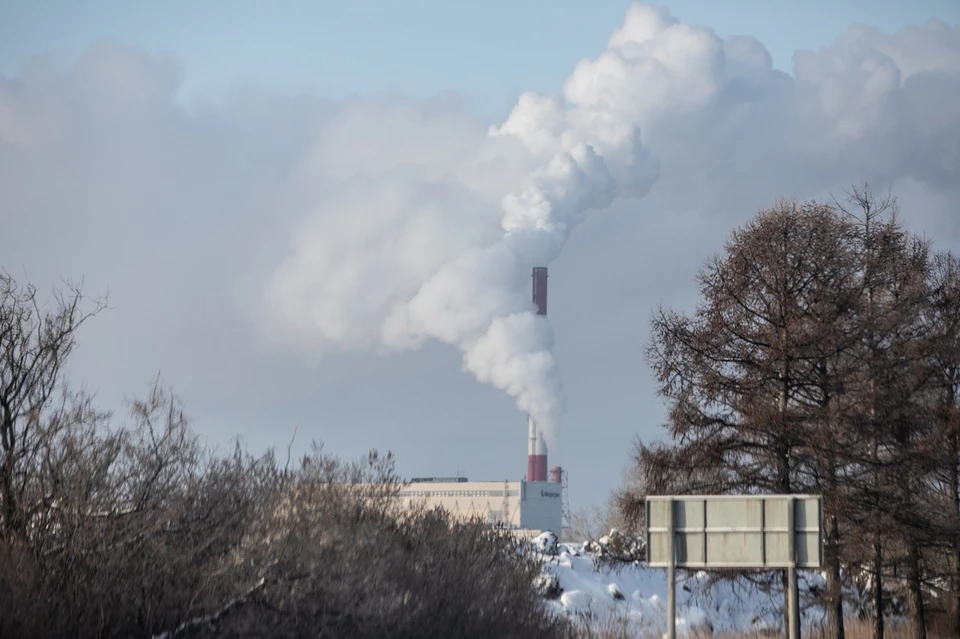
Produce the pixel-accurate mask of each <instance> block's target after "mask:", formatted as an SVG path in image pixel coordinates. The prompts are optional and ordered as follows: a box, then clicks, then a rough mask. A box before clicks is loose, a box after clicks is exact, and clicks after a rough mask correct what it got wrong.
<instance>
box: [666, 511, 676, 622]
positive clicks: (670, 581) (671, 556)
mask: <svg viewBox="0 0 960 639" xmlns="http://www.w3.org/2000/svg"><path fill="white" fill-rule="evenodd" d="M667 503H668V508H669V510H670V514H669V515H668V520H667V529H668V532H667V639H677V552H676V546H675V544H676V533H675V532H674V527H675V525H676V524H675V520H676V516H675V515H674V512H673V511H674V508H673V500H672V499H671V500H670V501H669V502H667Z"/></svg>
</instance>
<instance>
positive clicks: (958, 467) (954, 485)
mask: <svg viewBox="0 0 960 639" xmlns="http://www.w3.org/2000/svg"><path fill="white" fill-rule="evenodd" d="M950 449H951V450H950V460H951V464H952V466H953V472H952V473H951V474H950V475H951V476H950V479H951V486H950V492H951V497H953V512H954V516H955V517H956V518H957V521H960V434H957V433H953V436H952V437H951V438H950ZM953 544H954V549H953V550H954V557H953V560H954V566H953V570H954V573H953V636H955V637H960V535H957V536H956V537H954V540H953Z"/></svg>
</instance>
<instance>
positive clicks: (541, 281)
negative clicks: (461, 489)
mask: <svg viewBox="0 0 960 639" xmlns="http://www.w3.org/2000/svg"><path fill="white" fill-rule="evenodd" d="M533 303H534V305H535V306H536V307H537V315H546V314H547V267H546V266H535V267H533ZM527 427H528V429H529V432H530V441H529V443H528V444H527V481H547V442H546V441H544V439H543V435H541V434H540V430H539V429H538V428H537V423H536V422H535V421H533V418H532V417H531V416H529V415H527Z"/></svg>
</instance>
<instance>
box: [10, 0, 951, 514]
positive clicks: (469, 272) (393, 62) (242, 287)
mask: <svg viewBox="0 0 960 639" xmlns="http://www.w3.org/2000/svg"><path fill="white" fill-rule="evenodd" d="M588 5H589V6H588ZM721 5H722V8H721ZM957 104H960V4H958V3H956V2H951V1H946V0H944V1H940V2H935V1H932V0H931V1H925V2H912V3H907V2H884V1H881V2H876V1H874V2H866V1H862V0H850V1H848V2H844V3H827V2H806V3H787V2H746V1H745V0H743V1H738V2H726V3H716V2H707V1H704V0H701V1H700V2H693V1H689V2H679V1H678V2H672V3H660V4H658V3H653V4H642V3H634V4H631V3H628V2H612V1H603V2H599V1H598V2H593V3H573V2H517V3H511V4H507V3H506V2H502V3H501V2H499V1H493V2H488V3H483V4H478V3H473V4H468V3H451V2H439V1H422V2H412V3H394V2H367V3H364V4H363V5H345V4H342V3H327V2H310V3H308V2H276V3H271V4H270V5H269V6H268V4H267V3H253V2H229V3H227V2H214V1H211V2H205V3H195V2H186V1H183V2H180V1H173V2H167V3H130V2H120V1H114V2H108V1H96V0H93V1H90V2H85V3H76V2H67V1H54V0H49V1H46V2H26V1H24V2H17V1H11V0H0V267H3V268H5V269H6V270H7V271H8V272H10V273H12V274H14V275H15V276H17V277H21V278H24V279H29V280H30V281H32V282H33V283H35V284H37V285H38V286H40V287H41V289H45V290H49V289H50V287H52V286H53V285H55V284H57V283H59V282H60V281H61V279H62V278H70V279H77V278H81V277H82V278H83V281H84V287H85V290H87V291H89V292H91V293H95V292H98V291H103V292H106V291H109V296H110V304H111V307H112V308H111V310H110V311H108V312H107V313H104V314H103V315H101V316H98V317H97V318H95V320H94V321H92V322H91V323H90V324H88V325H85V326H84V328H83V331H82V333H81V334H80V336H79V348H78V351H77V352H76V355H75V357H74V359H73V361H72V362H71V365H70V368H69V373H70V376H71V380H72V381H73V383H75V384H77V385H81V384H82V385H84V386H85V387H86V388H88V389H89V390H91V391H93V392H96V393H97V396H98V400H99V402H100V403H101V405H103V406H105V407H107V408H115V409H117V411H118V417H117V419H118V420H119V419H122V405H123V401H124V399H125V398H130V397H134V396H138V395H142V394H143V393H144V392H146V390H147V388H148V384H149V383H150V381H151V380H152V379H153V378H154V377H155V376H156V375H157V373H158V372H160V373H161V374H162V375H163V378H164V379H165V380H166V381H167V382H168V383H170V384H171V385H172V386H173V388H174V390H176V391H177V392H178V393H179V394H180V395H181V396H182V397H183V399H184V401H185V402H186V406H187V412H188V413H189V414H190V415H191V416H192V418H193V420H194V425H195V429H196V430H197V431H198V432H199V433H201V434H202V435H203V436H204V437H205V438H206V439H207V440H208V441H210V442H211V443H213V444H215V445H228V444H229V442H230V441H231V438H234V437H238V436H239V437H241V438H242V439H243V441H245V442H246V443H247V444H248V445H249V446H250V447H251V448H253V449H254V450H262V449H263V448H265V447H268V446H276V447H277V448H279V449H281V451H283V450H285V449H286V448H287V445H288V444H289V443H290V441H291V439H292V440H293V442H294V443H293V446H292V450H294V451H295V452H296V451H302V450H306V448H307V446H308V444H309V442H310V440H312V439H316V440H321V441H323V442H324V443H325V446H326V448H327V450H328V451H330V452H333V453H336V454H339V455H342V456H345V457H349V458H353V457H357V456H359V455H362V454H364V453H365V452H366V451H367V450H369V449H371V448H377V449H380V450H391V451H393V452H394V453H395V454H396V456H397V459H398V469H399V471H400V472H401V474H402V475H405V476H425V475H450V474H454V473H458V474H463V475H466V476H469V477H470V478H471V479H493V480H503V479H507V478H509V479H516V478H519V477H520V476H521V475H522V474H523V473H524V471H525V459H524V458H525V454H526V418H525V412H532V413H534V414H536V415H538V416H539V417H540V420H541V421H542V423H544V424H547V426H545V428H546V429H547V430H548V436H549V439H550V442H551V463H558V464H562V465H563V466H564V467H565V468H566V469H567V471H568V473H569V485H570V492H569V495H570V500H571V504H572V505H573V506H574V507H575V508H576V507H580V506H586V505H588V504H592V503H598V502H602V501H603V500H604V499H605V498H606V496H607V494H608V493H609V491H610V490H611V489H613V488H615V487H616V485H617V484H618V482H619V480H620V475H621V472H622V470H623V468H624V467H625V466H626V465H627V464H628V462H629V454H630V450H631V446H632V443H633V441H634V439H635V438H636V437H640V438H642V439H643V440H645V441H650V440H652V439H655V438H658V437H661V436H662V431H661V429H660V428H659V424H661V423H662V422H663V420H664V409H663V406H662V404H661V403H660V401H659V399H658V398H657V397H656V394H655V388H654V386H653V383H652V380H651V379H650V376H649V372H648V369H647V365H646V363H645V361H644V358H643V349H644V344H645V342H646V341H647V339H648V335H649V332H648V323H649V317H650V314H651V312H653V311H654V310H655V309H656V308H657V306H658V305H660V304H663V305H665V306H669V307H675V308H689V307H690V306H691V305H692V304H693V303H695V301H696V287H695V282H694V276H695V274H696V271H697V268H698V267H699V266H700V264H702V263H703V261H704V260H706V259H707V258H708V257H709V256H710V255H711V254H712V253H713V252H715V251H717V250H718V249H719V248H720V247H721V246H722V242H723V240H724V238H725V237H726V235H727V234H728V233H729V232H730V230H731V229H733V228H734V227H735V226H736V225H738V224H742V223H743V222H745V221H746V220H747V219H749V217H751V216H752V215H753V213H755V212H756V211H757V210H758V209H759V208H761V207H763V206H768V205H771V204H772V203H773V202H774V201H775V199H776V198H777V197H780V196H787V197H797V198H800V199H804V198H810V197H827V196H829V195H831V194H842V191H843V189H845V188H849V186H850V185H851V184H853V183H859V182H862V181H864V180H868V181H870V182H871V184H873V185H874V186H875V187H876V188H878V189H880V190H884V189H891V190H892V191H893V193H894V194H895V195H897V196H898V198H899V200H900V203H901V208H902V210H903V216H904V220H905V222H906V224H907V225H908V226H909V227H911V228H912V229H914V230H916V231H918V232H921V233H924V234H926V235H927V236H928V237H930V238H931V239H933V240H934V243H935V246H936V247H937V248H944V249H946V248H953V249H958V248H960V111H958V110H957V108H956V105H957ZM541 263H548V264H549V267H550V303H549V313H550V315H549V320H548V321H544V320H542V318H539V319H538V318H535V317H534V316H533V315H532V313H530V309H529V299H528V298H529V290H528V287H529V267H530V266H531V265H538V264H541Z"/></svg>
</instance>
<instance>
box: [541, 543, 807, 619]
mask: <svg viewBox="0 0 960 639" xmlns="http://www.w3.org/2000/svg"><path fill="white" fill-rule="evenodd" d="M603 541H604V540H601V544H597V543H596V542H586V543H582V544H570V543H562V544H559V543H557V538H556V535H554V534H553V533H543V534H542V535H540V536H539V537H537V538H535V539H533V540H531V548H532V550H533V552H535V553H536V554H537V555H538V556H539V557H540V558H541V559H542V560H543V574H542V575H541V576H540V579H539V581H538V584H537V585H538V587H540V589H541V591H542V592H543V593H544V595H545V597H546V599H547V605H548V606H549V607H550V608H551V609H553V610H554V611H555V612H556V613H557V614H562V615H569V616H571V617H573V618H574V619H577V620H578V621H580V622H582V623H586V624H591V625H593V626H595V627H596V628H601V627H606V628H609V627H611V625H612V626H613V627H616V628H618V629H624V630H626V632H627V634H628V636H656V635H661V634H662V633H665V632H666V629H667V614H666V612H667V575H666V570H664V569H662V568H647V567H646V564H645V563H643V562H639V561H634V562H626V563H621V562H611V563H604V562H603V561H602V560H600V557H601V556H603V555H604V552H605V546H604V545H603V543H602V542H603ZM823 583H824V581H823V577H822V575H821V574H819V573H803V572H801V575H800V593H801V595H800V596H801V598H803V597H804V595H805V594H809V593H810V592H811V591H812V590H813V589H816V588H822V587H823ZM777 585H778V586H779V583H778V584H777ZM801 607H802V608H803V606H801ZM782 608H783V595H782V594H781V592H780V591H779V589H778V590H777V591H776V592H772V593H764V592H761V591H760V589H758V588H757V587H756V586H755V585H753V584H751V583H750V582H748V581H747V580H744V579H738V580H718V579H717V578H716V575H710V574H707V573H704V572H699V573H692V572H690V573H688V572H686V571H677V634H678V636H681V637H683V636H690V635H691V634H693V633H694V632H695V631H696V630H698V629H706V628H712V629H713V631H714V632H718V633H719V632H731V631H757V630H763V629H771V630H772V629H776V628H779V627H780V626H781V624H782V619H783V617H782ZM803 614H804V619H803V623H804V625H808V624H818V623H820V622H821V620H822V617H823V611H822V609H818V608H815V607H811V608H808V609H806V610H804V613H803Z"/></svg>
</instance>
